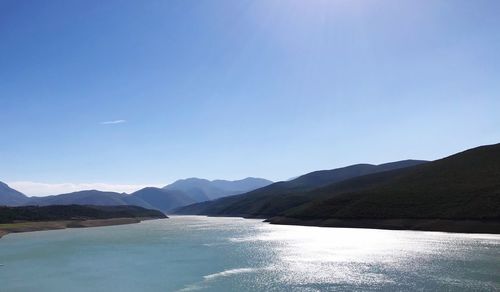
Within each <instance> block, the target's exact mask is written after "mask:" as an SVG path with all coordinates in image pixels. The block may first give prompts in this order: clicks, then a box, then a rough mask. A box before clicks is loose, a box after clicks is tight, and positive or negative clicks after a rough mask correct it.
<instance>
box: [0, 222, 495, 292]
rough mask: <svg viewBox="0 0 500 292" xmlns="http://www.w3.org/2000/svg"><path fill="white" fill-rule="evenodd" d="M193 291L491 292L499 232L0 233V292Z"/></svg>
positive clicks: (198, 226)
mask: <svg viewBox="0 0 500 292" xmlns="http://www.w3.org/2000/svg"><path fill="white" fill-rule="evenodd" d="M1 265H3V266H1ZM196 290H201V291H287V292H288V291H344V290H347V291H353V290H357V291H370V290H384V291H391V290H392V291H401V290H418V291H436V290H439V291H498V290H500V236H498V235H471V234H452V233H440V232H413V231H389V230H370V229H350V228H317V227H301V226H279V225H269V224H266V223H262V222H261V221H260V220H247V219H239V218H206V217H196V216H179V217H173V218H171V219H167V220H155V221H148V222H143V223H140V224H134V225H124V226H112V227H98V228H86V229H67V230H54V231H42V232H32V233H22V234H10V235H7V236H6V237H4V238H2V239H0V291H106V292H108V291H196Z"/></svg>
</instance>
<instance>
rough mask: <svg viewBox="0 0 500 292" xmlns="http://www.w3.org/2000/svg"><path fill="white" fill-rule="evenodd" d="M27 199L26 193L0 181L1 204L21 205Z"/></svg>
mask: <svg viewBox="0 0 500 292" xmlns="http://www.w3.org/2000/svg"><path fill="white" fill-rule="evenodd" d="M26 201H28V197H27V196H26V195H24V194H23V193H21V192H18V191H16V190H14V189H12V188H10V187H9V186H8V185H7V184H5V183H3V182H0V206H2V205H3V206H20V205H22V204H24V203H25V202H26Z"/></svg>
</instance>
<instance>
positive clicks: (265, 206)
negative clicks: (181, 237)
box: [175, 160, 426, 217]
mask: <svg viewBox="0 0 500 292" xmlns="http://www.w3.org/2000/svg"><path fill="white" fill-rule="evenodd" d="M423 163H426V161H422V160H404V161H397V162H391V163H386V164H380V165H372V164H356V165H351V166H347V167H342V168H337V169H332V170H321V171H315V172H311V173H308V174H305V175H302V176H299V177H298V178H295V179H293V180H289V181H283V182H277V183H273V184H271V185H268V186H266V187H263V188H260V189H256V190H254V191H251V192H247V193H245V194H241V195H237V196H230V197H226V198H221V199H218V200H214V201H209V202H202V203H198V204H193V205H189V206H186V207H183V208H179V209H177V210H175V213H177V214H199V215H217V216H222V215H231V216H235V215H236V216H245V217H268V216H274V215H277V214H279V213H280V212H282V211H285V210H287V209H289V208H292V207H295V206H297V205H300V204H302V203H306V202H308V201H309V200H311V198H310V194H309V193H308V192H309V191H311V190H313V189H316V188H320V187H323V186H325V185H328V184H332V183H336V182H340V181H343V180H346V179H350V178H353V177H358V176H363V175H367V174H372V173H378V172H384V171H389V170H394V169H401V168H406V167H411V166H416V165H420V164H423Z"/></svg>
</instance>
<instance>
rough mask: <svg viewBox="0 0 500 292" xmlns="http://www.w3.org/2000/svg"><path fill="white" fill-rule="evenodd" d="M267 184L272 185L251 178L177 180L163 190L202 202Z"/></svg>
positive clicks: (269, 182)
mask: <svg viewBox="0 0 500 292" xmlns="http://www.w3.org/2000/svg"><path fill="white" fill-rule="evenodd" d="M269 184H272V182H271V181H269V180H266V179H262V178H253V177H249V178H245V179H242V180H235V181H227V180H213V181H209V180H206V179H200V178H188V179H182V180H178V181H176V182H174V183H172V184H170V185H168V186H165V187H164V188H163V189H165V190H177V191H182V192H184V193H186V194H187V195H188V196H190V197H191V198H193V199H194V200H195V201H197V202H203V201H208V200H214V199H218V198H222V197H226V196H231V195H236V194H242V193H246V192H249V191H252V190H255V189H258V188H261V187H265V186H267V185H269Z"/></svg>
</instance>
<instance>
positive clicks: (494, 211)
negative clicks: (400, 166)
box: [280, 144, 500, 232]
mask: <svg viewBox="0 0 500 292" xmlns="http://www.w3.org/2000/svg"><path fill="white" fill-rule="evenodd" d="M315 193H317V194H319V196H318V197H317V198H316V199H314V200H312V201H310V202H308V203H306V204H303V205H300V206H297V207H295V208H292V209H289V210H286V211H285V212H283V213H282V214H280V215H281V216H282V217H287V218H295V219H307V220H308V219H322V220H324V219H331V218H336V219H391V218H399V219H401V218H407V219H440V220H483V221H488V220H500V144H496V145H489V146H482V147H478V148H474V149H470V150H467V151H464V152H461V153H458V154H455V155H452V156H449V157H447V158H443V159H440V160H436V161H434V162H430V163H427V164H424V165H419V166H417V167H412V168H409V169H404V170H401V171H392V172H388V173H383V174H381V175H379V176H377V175H372V176H366V177H360V178H355V179H352V180H349V181H345V182H342V183H341V184H336V185H331V186H328V187H326V188H323V189H319V190H316V191H315ZM499 232H500V230H499Z"/></svg>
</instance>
